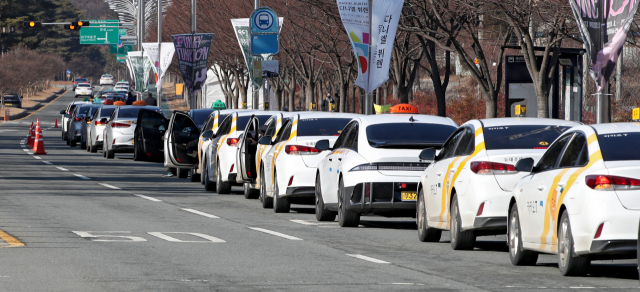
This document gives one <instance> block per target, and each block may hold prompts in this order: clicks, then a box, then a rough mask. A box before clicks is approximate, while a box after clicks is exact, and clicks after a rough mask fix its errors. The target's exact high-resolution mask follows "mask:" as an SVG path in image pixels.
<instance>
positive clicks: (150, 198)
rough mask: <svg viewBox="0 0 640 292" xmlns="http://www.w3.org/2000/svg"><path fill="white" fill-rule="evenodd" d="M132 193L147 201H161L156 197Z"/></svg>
mask: <svg viewBox="0 0 640 292" xmlns="http://www.w3.org/2000/svg"><path fill="white" fill-rule="evenodd" d="M133 195H134V196H136V197H140V198H143V199H147V200H149V201H153V202H162V200H158V199H156V198H152V197H147V196H145V195H137V194H133Z"/></svg>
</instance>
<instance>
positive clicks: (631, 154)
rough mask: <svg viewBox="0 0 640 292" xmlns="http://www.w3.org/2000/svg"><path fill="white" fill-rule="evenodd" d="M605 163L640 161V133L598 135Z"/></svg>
mask: <svg viewBox="0 0 640 292" xmlns="http://www.w3.org/2000/svg"><path fill="white" fill-rule="evenodd" d="M598 144H600V151H601V152H602V159H604V161H621V160H640V151H638V149H640V133H637V132H629V133H612V134H602V135H598Z"/></svg>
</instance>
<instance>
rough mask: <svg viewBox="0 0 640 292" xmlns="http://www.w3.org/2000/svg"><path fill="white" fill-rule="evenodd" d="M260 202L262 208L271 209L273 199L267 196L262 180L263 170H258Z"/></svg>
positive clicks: (265, 186)
mask: <svg viewBox="0 0 640 292" xmlns="http://www.w3.org/2000/svg"><path fill="white" fill-rule="evenodd" d="M259 198H260V202H261V203H262V208H264V209H268V208H272V207H273V198H272V197H269V195H267V184H266V183H265V180H264V169H263V168H261V169H260V197H259Z"/></svg>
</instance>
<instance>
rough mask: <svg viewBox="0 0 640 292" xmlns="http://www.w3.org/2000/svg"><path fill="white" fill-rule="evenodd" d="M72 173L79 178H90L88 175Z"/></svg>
mask: <svg viewBox="0 0 640 292" xmlns="http://www.w3.org/2000/svg"><path fill="white" fill-rule="evenodd" d="M73 175H75V176H77V177H79V178H81V179H91V178H88V177H86V176H84V175H80V174H76V173H74V174H73Z"/></svg>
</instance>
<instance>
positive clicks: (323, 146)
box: [315, 139, 331, 151]
mask: <svg viewBox="0 0 640 292" xmlns="http://www.w3.org/2000/svg"><path fill="white" fill-rule="evenodd" d="M315 147H316V149H318V150H320V151H325V150H329V149H331V147H329V140H327V139H324V140H320V141H318V142H316V146H315Z"/></svg>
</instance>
